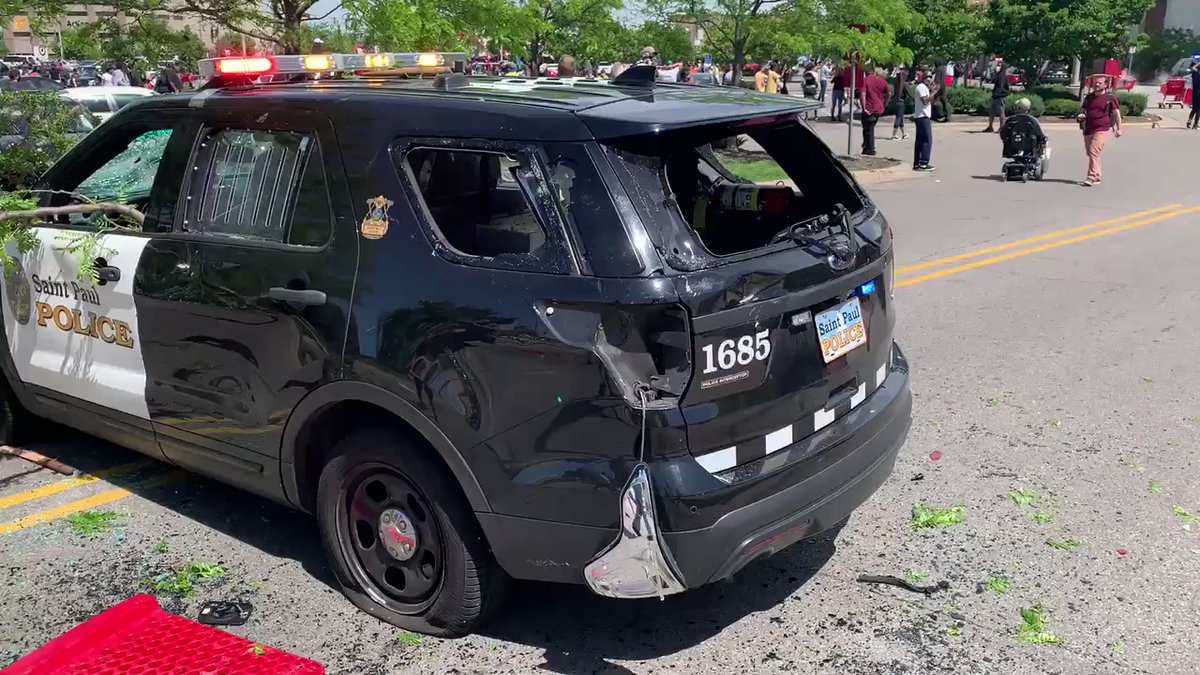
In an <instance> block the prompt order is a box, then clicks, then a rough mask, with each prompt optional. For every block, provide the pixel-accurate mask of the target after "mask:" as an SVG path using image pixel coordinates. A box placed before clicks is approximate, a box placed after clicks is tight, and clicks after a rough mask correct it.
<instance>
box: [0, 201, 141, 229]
mask: <svg viewBox="0 0 1200 675" xmlns="http://www.w3.org/2000/svg"><path fill="white" fill-rule="evenodd" d="M74 213H119V214H121V215H123V216H126V217H128V218H132V219H133V220H136V221H137V224H138V225H139V226H140V225H142V223H144V222H145V221H146V215H145V214H144V213H142V212H141V211H138V210H137V209H135V208H133V207H132V206H129V205H127V204H114V203H111V202H103V203H100V204H71V205H70V206H42V207H40V208H36V209H29V210H26V211H0V221H3V220H9V219H11V218H53V217H55V216H69V215H71V214H74Z"/></svg>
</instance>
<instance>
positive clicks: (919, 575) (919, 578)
mask: <svg viewBox="0 0 1200 675" xmlns="http://www.w3.org/2000/svg"><path fill="white" fill-rule="evenodd" d="M904 578H905V579H908V580H909V581H910V582H912V583H914V584H919V583H921V582H923V581H925V580H926V579H928V578H929V573H928V572H922V571H921V570H909V571H908V574H905V575H904Z"/></svg>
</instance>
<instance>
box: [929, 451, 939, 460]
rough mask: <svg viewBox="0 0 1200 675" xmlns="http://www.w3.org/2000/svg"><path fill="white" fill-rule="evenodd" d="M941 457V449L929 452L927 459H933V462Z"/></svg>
mask: <svg viewBox="0 0 1200 675" xmlns="http://www.w3.org/2000/svg"><path fill="white" fill-rule="evenodd" d="M941 458H942V451H941V450H934V451H933V452H931V453H929V459H932V460H933V461H935V462H936V461H938V460H939V459H941Z"/></svg>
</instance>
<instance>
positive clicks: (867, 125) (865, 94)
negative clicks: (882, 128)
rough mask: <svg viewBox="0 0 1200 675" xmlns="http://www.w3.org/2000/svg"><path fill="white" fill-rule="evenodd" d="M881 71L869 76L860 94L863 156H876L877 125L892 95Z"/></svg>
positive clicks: (875, 71) (877, 70)
mask: <svg viewBox="0 0 1200 675" xmlns="http://www.w3.org/2000/svg"><path fill="white" fill-rule="evenodd" d="M882 72H883V71H882V70H881V69H876V70H874V71H872V72H871V74H870V75H867V76H866V78H865V80H864V81H863V83H862V92H861V93H860V94H859V101H860V103H861V104H862V110H863V112H862V135H863V145H862V154H864V155H874V154H875V124H876V123H877V122H879V117H880V116H881V115H883V111H884V108H886V107H887V100H888V95H889V94H890V93H891V91H890V90H891V87H889V86H888V83H887V80H885V79H884V78H883V74H882Z"/></svg>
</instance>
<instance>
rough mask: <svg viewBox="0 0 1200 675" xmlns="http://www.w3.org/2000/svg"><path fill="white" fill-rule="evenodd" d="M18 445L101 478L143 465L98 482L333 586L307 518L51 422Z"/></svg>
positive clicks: (312, 524)
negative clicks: (159, 479) (158, 479)
mask: <svg viewBox="0 0 1200 675" xmlns="http://www.w3.org/2000/svg"><path fill="white" fill-rule="evenodd" d="M22 447H24V448H27V449H29V450H33V451H35V452H40V453H42V454H45V455H47V456H49V457H54V458H55V459H58V460H60V461H62V462H64V463H66V464H69V465H71V466H73V467H75V468H76V469H78V470H79V471H82V472H83V473H88V474H95V473H97V472H100V473H101V475H102V476H103V475H104V474H103V472H104V471H105V470H106V469H111V468H112V467H115V466H119V465H124V464H127V463H131V462H138V461H143V462H144V463H145V464H146V465H147V467H146V468H145V469H143V470H138V471H131V472H128V473H121V474H119V475H115V476H104V480H105V481H106V482H108V483H111V484H113V485H115V486H117V487H119V488H124V489H126V490H129V491H130V492H132V493H134V494H135V495H137V496H139V497H142V498H144V499H147V500H149V501H152V502H154V503H156V504H158V505H159V506H162V507H164V508H167V509H170V510H171V511H174V512H176V513H178V514H179V515H181V516H183V517H185V518H187V519H189V520H192V521H195V522H196V523H199V524H200V525H203V526H205V527H209V528H212V529H214V530H217V531H218V532H221V533H223V534H226V535H229V536H230V537H234V538H236V539H238V540H239V541H241V542H243V543H246V544H249V545H250V546H253V547H254V548H256V549H258V550H260V551H262V552H264V553H267V554H269V555H272V556H277V557H283V558H290V559H292V560H295V561H297V562H299V563H300V564H301V565H302V566H303V568H304V570H305V571H306V572H308V573H309V574H311V575H312V576H313V577H314V578H316V579H317V580H319V581H321V582H322V583H324V584H325V585H327V586H330V587H331V588H337V585H336V581H335V580H334V577H333V573H332V571H331V570H330V569H329V568H328V567H327V566H326V564H325V559H324V554H323V553H322V551H321V546H320V543H319V540H318V539H317V523H316V520H314V519H313V518H311V517H309V516H308V515H305V514H303V513H300V512H298V511H293V510H292V509H289V508H287V507H285V506H282V505H279V504H276V503H274V502H271V501H268V500H266V499H263V498H261V497H257V496H255V495H252V494H250V493H248V492H243V491H242V490H239V489H237V488H233V487H229V486H227V485H224V484H222V483H219V482H217V481H215V480H210V479H208V478H204V477H203V476H199V475H197V474H194V473H190V472H185V471H184V470H183V469H178V468H176V467H175V466H174V465H171V464H167V463H166V462H165V461H155V460H152V459H149V458H147V457H146V456H145V455H141V454H138V453H136V452H133V451H130V450H126V449H124V448H120V447H117V446H115V445H112V444H110V443H108V442H106V441H102V440H100V439H98V438H93V437H91V436H87V435H84V434H81V433H78V432H76V431H73V430H71V429H67V428H66V427H61V426H59V425H56V424H51V423H45V425H44V427H43V428H42V429H41V430H40V431H39V433H38V437H37V438H36V439H33V440H30V441H29V442H26V443H22ZM173 470H174V471H179V472H181V473H182V476H183V477H182V478H181V479H180V480H176V481H172V482H170V483H167V484H165V485H157V486H152V487H147V486H146V485H145V483H147V481H149V480H151V479H152V478H154V477H155V476H160V475H163V474H166V473H168V472H170V471H173Z"/></svg>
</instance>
